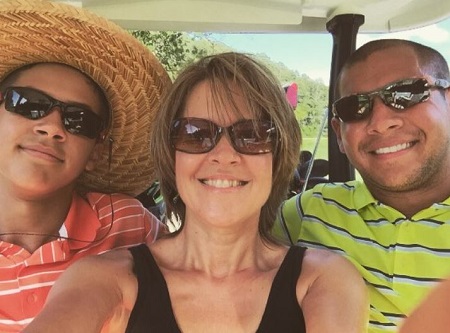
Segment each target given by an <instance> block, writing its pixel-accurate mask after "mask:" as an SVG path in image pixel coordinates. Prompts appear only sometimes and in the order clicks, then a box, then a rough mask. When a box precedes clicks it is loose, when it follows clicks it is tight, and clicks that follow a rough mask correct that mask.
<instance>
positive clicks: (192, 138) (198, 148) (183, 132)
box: [170, 118, 218, 154]
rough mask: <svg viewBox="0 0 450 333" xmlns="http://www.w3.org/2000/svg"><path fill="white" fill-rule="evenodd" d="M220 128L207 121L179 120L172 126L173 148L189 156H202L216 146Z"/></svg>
mask: <svg viewBox="0 0 450 333" xmlns="http://www.w3.org/2000/svg"><path fill="white" fill-rule="evenodd" d="M217 132H218V128H217V127H216V126H215V125H214V123H212V122H210V121H208V120H206V119H192V118H190V119H186V118H183V119H177V120H175V121H174V123H173V125H172V130H171V133H170V139H171V143H172V146H173V147H174V148H175V149H176V150H179V151H182V152H185V153H189V154H202V153H206V152H208V151H210V150H211V149H213V148H214V146H215V140H216V135H217Z"/></svg>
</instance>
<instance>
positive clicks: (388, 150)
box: [375, 142, 411, 154]
mask: <svg viewBox="0 0 450 333" xmlns="http://www.w3.org/2000/svg"><path fill="white" fill-rule="evenodd" d="M409 147H411V143H409V142H407V143H402V144H400V145H396V146H392V147H386V148H380V149H377V150H375V154H389V153H395V152H397V151H400V150H403V149H406V148H409Z"/></svg>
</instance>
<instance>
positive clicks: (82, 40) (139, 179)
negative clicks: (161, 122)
mask: <svg viewBox="0 0 450 333" xmlns="http://www.w3.org/2000/svg"><path fill="white" fill-rule="evenodd" d="M0 4H1V6H0V31H1V33H0V49H1V52H0V80H2V79H3V78H4V77H5V76H6V75H7V74H8V73H10V72H11V71H13V70H15V69H17V68H19V67H22V66H24V65H26V64H29V63H37V62H57V63H63V64H67V65H70V66H73V67H75V68H78V69H79V70H81V71H82V72H84V73H85V74H87V75H88V76H90V77H91V78H92V79H93V80H94V81H96V82H97V83H98V84H99V85H100V87H102V88H103V90H104V92H105V94H106V97H107V98H108V100H109V102H110V106H111V110H112V122H111V124H110V128H109V132H108V136H109V137H111V138H112V139H113V140H114V143H113V146H112V159H111V165H110V166H109V163H108V156H109V151H108V147H107V142H105V149H104V151H103V153H102V156H101V158H100V160H99V162H98V164H97V166H96V169H95V171H93V172H89V173H88V172H85V173H84V174H83V175H82V176H81V178H80V181H79V185H80V186H81V187H82V188H83V189H84V190H90V191H98V192H104V193H110V192H121V193H126V194H130V195H137V194H139V193H141V192H142V191H144V190H145V189H146V188H148V187H149V185H150V184H151V183H152V182H153V181H154V179H155V177H154V168H153V164H152V161H151V159H150V156H149V137H150V128H151V126H150V124H151V123H152V121H153V119H154V115H155V113H156V112H157V111H158V110H159V108H160V102H161V95H162V93H163V91H165V90H166V89H168V88H169V87H170V84H171V83H170V79H169V77H168V75H167V73H166V72H165V70H164V68H163V67H162V65H161V64H160V62H159V61H158V60H157V59H156V57H155V56H154V55H153V54H152V53H151V52H150V51H149V50H148V49H147V48H146V47H145V46H144V45H142V44H141V43H140V42H139V41H138V40H136V39H135V38H134V37H133V36H131V34H129V33H128V32H127V31H125V30H123V29H122V28H120V27H119V26H118V25H116V24H114V23H112V22H110V21H108V20H106V19H104V18H102V17H99V16H97V15H95V14H93V13H90V12H88V11H86V10H84V9H81V8H77V7H74V6H71V5H68V4H61V3H53V2H48V1H41V0H16V1H1V2H0Z"/></svg>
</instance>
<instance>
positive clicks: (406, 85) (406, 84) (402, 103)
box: [381, 79, 430, 110]
mask: <svg viewBox="0 0 450 333" xmlns="http://www.w3.org/2000/svg"><path fill="white" fill-rule="evenodd" d="M381 96H382V99H383V101H384V102H385V103H386V104H387V105H390V106H392V107H394V108H396V109H398V110H403V109H406V108H409V107H411V106H414V105H416V104H419V103H420V102H423V101H425V100H427V99H428V97H429V96H430V89H429V87H428V86H427V81H426V80H425V79H412V80H404V81H401V82H398V83H395V84H393V85H391V86H390V87H387V88H386V89H385V90H384V91H382V92H381Z"/></svg>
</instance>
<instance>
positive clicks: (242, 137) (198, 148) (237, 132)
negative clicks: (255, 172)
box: [170, 118, 276, 155]
mask: <svg viewBox="0 0 450 333" xmlns="http://www.w3.org/2000/svg"><path fill="white" fill-rule="evenodd" d="M224 132H227V133H228V137H229V138H230V141H231V145H232V146H233V148H234V149H235V150H236V151H237V152H238V153H241V154H246V155H257V154H266V153H270V152H272V151H273V150H274V148H275V147H274V146H275V142H276V130H275V126H274V125H273V123H272V122H270V121H255V120H251V119H244V120H240V121H238V122H236V123H234V124H233V125H231V126H228V127H220V126H218V125H217V124H215V123H213V122H212V121H210V120H207V119H202V118H179V119H176V120H175V121H174V122H173V123H172V127H171V131H170V140H171V144H172V147H174V148H175V149H176V150H179V151H182V152H185V153H189V154H203V153H207V152H209V151H211V150H212V149H213V148H214V147H215V146H216V145H217V143H218V142H219V140H220V138H221V136H222V134H223V133H224Z"/></svg>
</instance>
